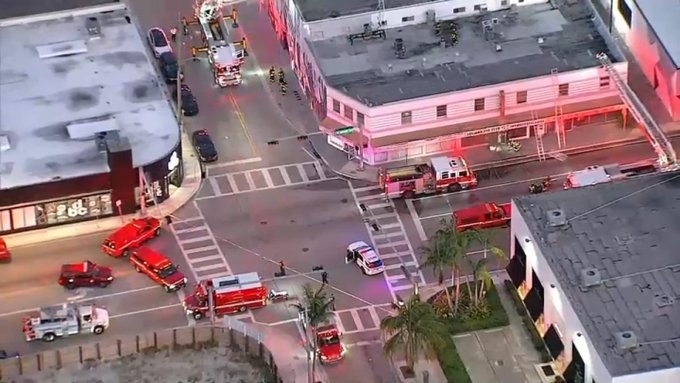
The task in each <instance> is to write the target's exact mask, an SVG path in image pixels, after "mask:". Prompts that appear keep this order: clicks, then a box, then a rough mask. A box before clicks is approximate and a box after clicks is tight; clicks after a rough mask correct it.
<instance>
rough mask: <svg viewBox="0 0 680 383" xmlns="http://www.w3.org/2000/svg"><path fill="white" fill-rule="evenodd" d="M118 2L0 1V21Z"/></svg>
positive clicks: (116, 1) (104, 0) (114, 0)
mask: <svg viewBox="0 0 680 383" xmlns="http://www.w3.org/2000/svg"><path fill="white" fill-rule="evenodd" d="M118 2H120V0H30V1H17V0H0V19H6V18H10V17H24V16H29V15H37V14H40V13H48V12H58V11H66V10H71V9H78V8H84V7H92V6H95V5H102V4H110V3H118Z"/></svg>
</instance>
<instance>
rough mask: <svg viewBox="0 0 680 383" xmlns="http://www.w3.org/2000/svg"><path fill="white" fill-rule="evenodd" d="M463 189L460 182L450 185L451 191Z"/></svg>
mask: <svg viewBox="0 0 680 383" xmlns="http://www.w3.org/2000/svg"><path fill="white" fill-rule="evenodd" d="M461 190H463V187H462V186H460V184H459V183H455V184H451V185H449V192H457V191H461Z"/></svg>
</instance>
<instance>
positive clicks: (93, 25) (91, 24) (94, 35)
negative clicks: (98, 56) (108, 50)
mask: <svg viewBox="0 0 680 383" xmlns="http://www.w3.org/2000/svg"><path fill="white" fill-rule="evenodd" d="M85 29H87V35H88V36H90V40H96V39H100V38H101V37H102V26H101V25H100V24H99V19H97V18H96V17H94V16H92V17H88V18H87V19H85Z"/></svg>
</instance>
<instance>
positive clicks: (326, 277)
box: [321, 271, 328, 285]
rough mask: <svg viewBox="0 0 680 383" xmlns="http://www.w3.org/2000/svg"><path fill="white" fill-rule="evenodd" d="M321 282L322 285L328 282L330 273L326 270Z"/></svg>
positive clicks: (322, 274)
mask: <svg viewBox="0 0 680 383" xmlns="http://www.w3.org/2000/svg"><path fill="white" fill-rule="evenodd" d="M321 284H322V285H327V284H328V273H327V272H325V271H324V272H323V273H321Z"/></svg>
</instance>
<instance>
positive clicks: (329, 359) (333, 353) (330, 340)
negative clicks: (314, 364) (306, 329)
mask: <svg viewBox="0 0 680 383" xmlns="http://www.w3.org/2000/svg"><path fill="white" fill-rule="evenodd" d="M341 335H342V334H340V331H338V328H337V327H336V326H335V325H334V324H330V323H329V324H325V325H322V326H318V327H317V328H316V329H314V337H315V341H316V352H317V354H318V355H319V360H320V361H321V363H324V364H326V363H333V362H337V361H339V360H341V359H342V358H343V356H344V355H345V351H346V350H345V347H344V346H343V345H342V343H340V336H341Z"/></svg>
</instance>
